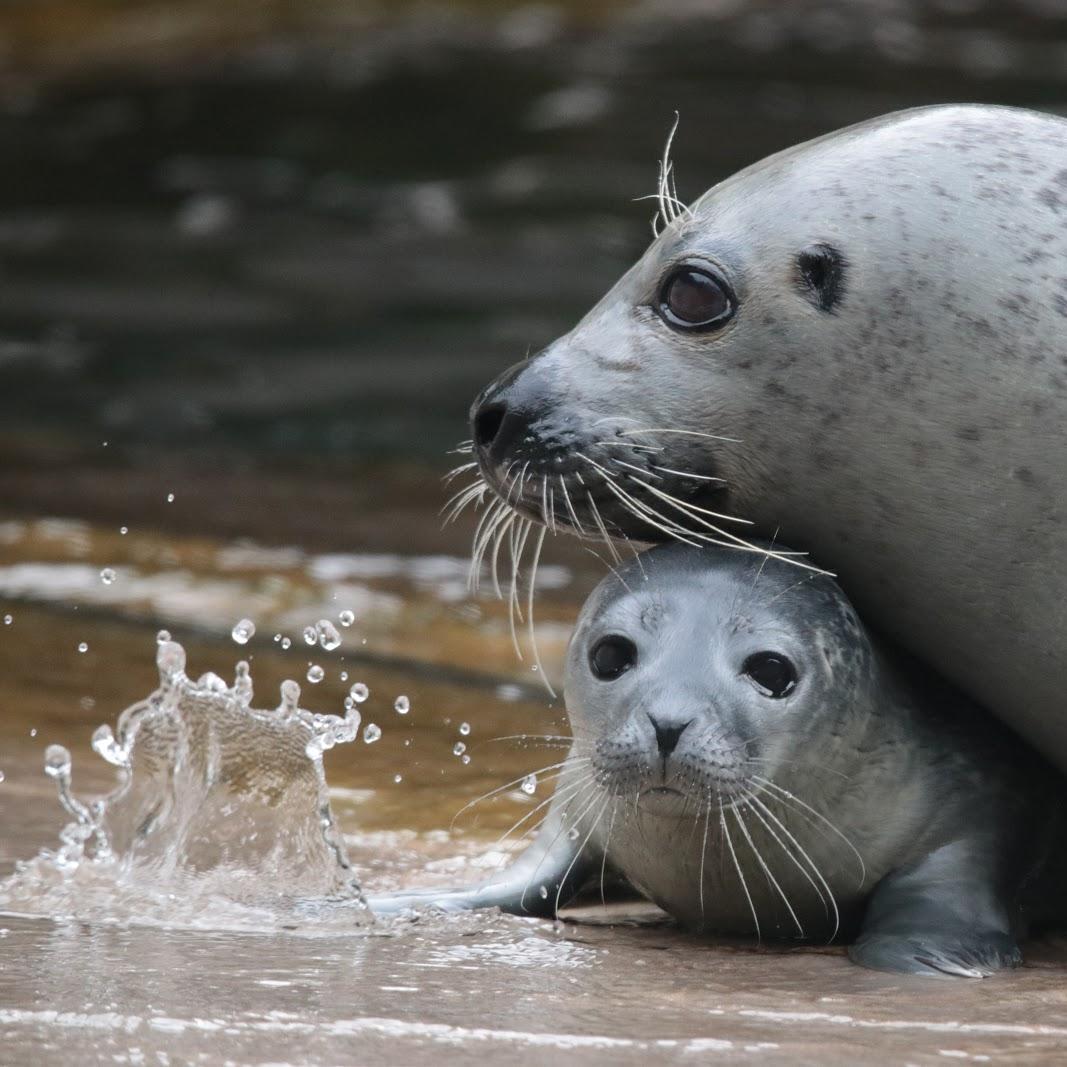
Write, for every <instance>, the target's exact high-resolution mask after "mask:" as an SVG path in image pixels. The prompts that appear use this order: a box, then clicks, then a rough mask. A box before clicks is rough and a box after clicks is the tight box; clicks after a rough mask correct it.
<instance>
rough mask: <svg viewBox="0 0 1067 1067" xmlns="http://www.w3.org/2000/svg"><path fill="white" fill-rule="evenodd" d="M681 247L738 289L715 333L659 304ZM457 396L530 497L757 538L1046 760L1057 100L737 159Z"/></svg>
mask: <svg viewBox="0 0 1067 1067" xmlns="http://www.w3.org/2000/svg"><path fill="white" fill-rule="evenodd" d="M684 263H696V264H698V265H701V264H702V265H705V266H707V267H708V268H709V269H712V270H714V271H715V272H717V273H718V274H719V275H721V277H722V278H724V279H725V280H726V282H727V283H728V285H729V287H730V288H731V289H732V293H733V296H734V298H735V301H736V307H735V310H734V314H733V315H732V317H731V318H729V321H726V322H725V323H724V324H723V325H722V326H721V327H720V328H715V329H709V330H702V331H693V330H680V329H678V328H676V326H673V325H671V324H670V323H669V322H668V321H666V320H665V319H664V317H663V316H662V315H661V313H660V310H659V308H660V305H661V302H662V297H663V288H662V287H663V284H664V279H665V277H667V276H668V275H669V272H671V271H672V270H673V269H675V268H676V267H677V266H678V265H679V264H684ZM487 413H488V414H487ZM473 415H474V435H475V453H476V456H477V458H478V460H479V463H480V467H481V472H482V474H483V476H484V477H485V478H486V480H487V481H488V482H489V483H490V485H491V486H492V487H493V489H494V490H496V492H497V494H498V495H499V496H500V498H501V499H508V493H509V492H511V493H512V495H511V496H510V501H511V503H512V504H513V505H514V506H515V507H517V508H518V509H519V510H520V511H521V512H522V513H523V514H524V515H525V516H527V517H530V518H532V519H534V520H537V521H542V522H543V521H545V520H546V518H548V516H546V515H545V514H544V512H545V507H544V501H545V500H546V499H548V501H549V504H550V510H551V511H552V515H551V520H552V523H553V524H554V525H559V526H571V527H574V526H575V519H577V520H578V523H579V524H580V527H581V529H580V532H582V533H585V534H586V535H595V534H596V532H597V529H598V520H602V522H603V525H604V527H605V528H606V530H607V531H608V532H609V533H611V534H612V535H614V536H617V537H628V538H632V539H635V540H638V541H651V540H664V539H667V538H670V537H677V536H679V535H680V532H685V533H686V534H687V536H688V538H689V539H690V540H697V541H699V540H702V539H716V538H717V539H720V540H722V539H724V538H723V537H722V534H721V533H714V532H711V531H710V530H709V524H710V526H711V527H715V528H716V529H717V530H719V531H726V532H727V533H728V534H729V535H730V536H742V537H747V536H748V535H749V533H753V534H756V535H760V536H763V537H767V538H770V537H773V536H775V534H776V533H778V534H779V535H780V537H781V538H782V540H784V541H785V542H787V543H789V544H791V545H794V546H795V547H797V548H798V549H802V550H806V551H809V552H811V553H813V555H814V556H815V557H816V558H818V559H819V560H821V561H822V562H823V563H824V565H826V566H827V567H828V568H830V569H831V570H832V571H833V572H834V573H835V574H836V575H838V577H839V579H840V581H841V583H842V585H843V587H844V588H845V589H846V591H847V592H848V594H849V596H850V597H851V599H852V600H853V602H854V603H855V604H856V606H857V607H858V608H859V610H860V612H861V613H862V614H863V617H864V618H865V619H866V620H867V621H868V622H870V623H872V624H875V625H877V627H878V628H879V629H880V630H883V631H886V632H888V634H890V635H891V636H892V637H894V638H895V639H896V640H897V641H899V642H900V643H901V644H902V645H904V646H905V647H906V648H907V649H908V650H909V651H911V652H912V653H913V654H914V655H916V656H917V657H918V658H919V659H921V660H923V661H924V662H926V663H927V664H929V665H931V666H933V667H934V668H935V669H937V670H938V671H939V672H941V673H942V674H944V675H945V676H947V677H948V678H950V679H951V680H952V681H953V682H955V683H956V684H957V685H958V686H960V687H961V688H962V689H963V690H964V691H966V692H967V693H968V694H969V695H970V696H972V697H973V698H974V699H975V700H976V701H978V702H979V703H980V704H982V705H983V706H986V707H988V708H990V709H991V710H992V711H993V712H994V713H995V714H997V715H998V716H1000V717H1001V718H1002V719H1003V720H1004V721H1005V722H1006V723H1008V724H1009V725H1010V726H1012V727H1013V728H1014V729H1016V730H1018V731H1019V732H1020V733H1022V734H1023V735H1024V736H1025V737H1027V738H1028V739H1029V740H1030V741H1032V742H1033V743H1034V744H1035V745H1037V746H1038V747H1039V748H1040V749H1041V750H1042V751H1043V752H1044V753H1047V754H1048V755H1049V756H1050V758H1052V759H1053V760H1054V761H1056V762H1057V763H1058V764H1059V765H1060V767H1061V768H1063V769H1067V699H1065V694H1067V429H1065V427H1067V121H1065V120H1064V119H1062V118H1059V117H1055V116H1051V115H1045V114H1039V113H1037V112H1033V111H1027V110H1020V109H1013V108H1003V107H986V106H971V105H960V106H938V107H930V108H920V109H916V110H912V111H905V112H900V113H897V114H891V115H887V116H885V117H882V118H879V119H875V120H873V121H870V122H866V123H863V124H861V125H858V126H854V127H851V128H849V129H845V130H842V131H839V132H837V133H833V134H830V135H828V136H825V137H822V138H819V139H817V140H814V141H811V142H808V143H806V144H802V145H799V146H797V147H795V148H791V149H789V150H787V151H784V152H781V153H779V154H777V155H774V156H771V157H769V158H768V159H765V160H763V161H762V162H759V163H756V164H755V165H753V166H751V167H749V168H747V169H746V170H743V171H741V172H740V173H738V174H737V175H735V176H733V177H731V178H729V179H728V180H726V181H724V182H722V183H721V184H719V185H717V186H715V187H714V188H713V189H711V190H710V191H709V192H708V193H706V194H705V195H704V196H703V197H701V198H700V199H699V201H697V202H696V203H695V204H694V205H693V206H692V208H691V209H689V210H688V211H680V212H679V213H678V217H677V218H676V219H675V220H674V221H672V222H671V224H670V225H669V226H667V227H666V229H665V230H664V232H663V233H662V234H661V235H660V236H659V238H658V239H657V240H655V241H654V242H653V243H652V245H651V246H650V247H649V249H648V250H647V252H646V253H645V254H644V256H643V257H642V258H641V259H640V260H639V261H638V262H637V263H636V264H635V265H634V266H633V267H632V268H631V269H630V271H629V272H628V273H627V274H626V275H625V276H624V277H623V278H622V279H621V280H620V281H619V282H618V284H617V285H616V286H615V287H614V288H613V289H612V290H611V291H610V292H609V293H608V294H607V295H606V296H605V297H604V298H603V300H602V301H601V302H600V303H599V304H598V305H597V306H596V307H595V308H594V309H593V310H592V311H590V312H589V314H588V315H586V316H585V318H584V319H582V321H581V322H580V323H579V324H578V325H577V326H576V327H575V328H574V329H573V330H572V331H571V332H570V333H569V334H567V335H566V336H564V337H562V338H561V339H559V340H558V341H556V342H555V343H554V344H552V345H551V346H550V347H548V348H547V349H546V350H545V351H544V352H542V353H540V354H539V355H538V356H536V357H534V358H533V359H531V360H529V361H527V362H525V363H523V364H520V365H518V366H517V367H516V368H513V369H512V370H511V371H509V372H507V373H506V374H505V375H503V376H502V377H501V378H500V379H498V380H497V382H495V383H494V384H493V385H492V386H490V387H489V388H487V390H486V391H485V392H484V393H483V395H482V396H481V397H480V398H479V400H478V402H477V403H476V405H475V408H474V411H473ZM490 416H491V417H490ZM498 430H499V431H500V432H497V431H498ZM702 435H704V436H702ZM707 435H710V436H707ZM519 471H522V476H521V478H519V479H518V481H519V482H521V485H518V486H517V485H516V475H517V473H518V472H519ZM545 482H547V486H548V489H549V490H551V491H552V496H551V497H549V496H548V494H547V493H545V492H544V490H543V483H545ZM650 487H651V488H650ZM516 489H518V491H517V492H514V490H516ZM655 490H659V491H660V493H666V494H667V495H668V496H670V497H672V498H673V502H672V501H668V500H666V499H664V497H663V496H658V495H656V493H655ZM568 498H569V502H571V503H573V509H571V508H567V507H565V506H564V503H565V501H567V500H568ZM687 509H688V510H687ZM700 509H703V510H700ZM594 510H595V511H596V512H597V514H596V515H594ZM711 512H714V513H716V514H725V515H730V516H736V517H739V518H742V519H745V520H749V521H751V522H752V523H753V524H754V525H753V526H752V527H738V526H736V525H731V524H729V523H726V522H724V521H722V520H720V519H719V518H716V517H713V516H711V515H710V514H709V513H711ZM726 539H727V540H729V538H726Z"/></svg>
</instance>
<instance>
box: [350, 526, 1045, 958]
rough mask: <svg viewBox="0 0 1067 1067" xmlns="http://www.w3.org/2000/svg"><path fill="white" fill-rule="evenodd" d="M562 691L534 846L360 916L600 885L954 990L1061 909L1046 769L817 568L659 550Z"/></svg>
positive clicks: (532, 902)
mask: <svg viewBox="0 0 1067 1067" xmlns="http://www.w3.org/2000/svg"><path fill="white" fill-rule="evenodd" d="M565 694H566V702H567V709H568V714H569V716H570V724H571V731H572V735H573V744H572V748H571V751H570V754H569V756H568V758H567V760H566V762H565V764H564V765H563V770H562V773H561V774H560V775H559V777H558V779H557V782H556V789H555V793H554V795H553V797H552V800H551V803H550V805H549V808H548V815H547V818H546V819H545V821H544V823H543V824H542V826H541V827H540V829H539V831H538V833H537V836H536V838H535V839H534V841H533V842H532V844H531V845H530V847H529V848H528V849H527V850H526V851H525V852H524V853H522V855H521V856H520V857H519V858H518V859H517V861H516V862H515V863H514V864H513V865H512V866H510V867H509V868H507V869H506V870H504V871H502V872H501V873H500V874H498V875H496V876H495V877H493V878H491V879H489V880H488V881H486V882H484V883H482V884H480V885H476V886H473V887H469V888H466V889H458V890H453V891H446V890H426V891H421V892H414V893H400V894H395V895H392V896H385V897H379V898H377V899H373V898H372V899H371V901H370V904H371V907H372V909H373V910H376V911H378V912H379V913H381V912H389V911H396V910H398V909H400V908H405V907H409V906H413V905H417V904H431V905H434V906H438V907H441V908H445V909H458V908H475V907H492V906H496V907H500V908H503V909H505V910H508V911H513V912H519V913H532V914H542V915H550V914H553V913H554V912H555V910H556V909H557V907H558V906H559V905H560V904H562V903H566V902H567V901H568V900H569V899H571V898H572V897H573V896H574V895H575V893H576V892H578V891H579V890H581V889H582V888H583V887H586V886H588V885H590V884H593V885H596V884H598V883H599V884H601V885H602V884H603V879H604V878H605V875H606V872H608V871H610V872H612V874H615V875H621V876H622V877H623V878H624V879H625V880H626V881H628V882H629V883H630V884H631V885H632V886H633V887H634V888H635V889H637V890H638V891H640V892H641V893H643V894H644V895H645V896H647V897H648V898H650V899H651V900H653V901H655V902H656V903H657V904H658V905H660V906H661V907H662V908H663V909H664V910H666V911H667V912H668V913H670V914H671V915H672V916H674V917H675V918H677V919H678V920H679V921H680V922H682V923H683V924H685V925H686V926H689V927H692V928H694V929H698V930H704V931H709V932H720V933H727V934H744V935H756V936H757V937H762V938H769V939H776V940H819V941H831V940H835V939H846V940H850V941H851V942H852V944H851V947H850V949H849V954H850V956H851V958H852V959H853V960H854V961H855V962H857V963H860V964H863V965H864V966H867V967H873V968H878V969H882V970H890V971H900V972H909V973H913V974H921V975H956V976H965V977H981V976H984V975H987V974H989V973H991V972H993V971H995V970H997V969H999V968H1002V967H1010V966H1014V965H1016V964H1018V963H1019V961H1020V954H1019V949H1018V938H1019V937H1020V936H1021V933H1022V931H1023V930H1024V929H1025V926H1026V924H1027V923H1028V922H1032V921H1035V920H1045V921H1047V920H1051V919H1054V918H1057V917H1060V916H1062V914H1063V911H1064V908H1063V904H1062V893H1056V891H1055V890H1056V888H1057V879H1058V877H1059V876H1058V874H1057V873H1056V872H1053V871H1052V869H1051V862H1050V860H1049V857H1050V856H1059V855H1062V854H1063V845H1062V834H1061V832H1060V829H1059V822H1060V820H1059V815H1060V810H1061V803H1060V799H1059V797H1060V795H1061V794H1062V792H1063V784H1062V782H1061V780H1060V779H1059V776H1058V775H1057V774H1056V772H1054V771H1053V770H1051V769H1050V768H1048V767H1046V766H1045V765H1044V764H1043V763H1041V761H1040V760H1039V759H1038V757H1037V756H1036V755H1034V754H1032V753H1031V752H1030V751H1029V750H1028V749H1026V748H1025V747H1024V746H1023V745H1022V744H1021V743H1020V742H1019V741H1017V740H1016V739H1015V738H1014V735H1012V734H1010V733H1009V732H1008V731H1007V730H1006V729H1004V728H1003V727H1002V726H1001V725H1000V724H999V723H998V722H997V721H996V720H994V719H993V718H992V717H990V716H988V715H986V714H985V713H983V712H982V711H980V710H979V709H978V708H976V707H974V706H973V705H971V704H970V703H969V702H967V700H966V699H965V698H964V697H962V696H961V695H959V694H957V693H956V692H955V691H954V690H952V689H950V688H949V687H948V686H946V685H944V684H942V683H940V682H938V681H937V680H935V679H933V678H931V677H929V676H928V675H926V674H925V673H924V672H923V671H922V670H921V669H920V668H918V667H917V666H916V665H914V664H912V663H911V662H910V661H906V660H904V659H902V658H900V657H899V656H898V655H897V654H896V653H895V652H893V651H891V650H890V649H888V648H887V647H885V646H883V645H881V644H879V643H878V642H877V641H875V640H874V639H873V638H872V637H871V635H870V634H869V633H867V631H866V630H865V629H864V627H863V625H862V624H861V622H860V620H859V618H858V616H857V615H856V613H855V611H854V610H853V608H852V606H851V604H850V603H849V602H848V600H847V599H846V598H845V596H844V594H843V593H842V592H841V590H840V589H839V588H838V586H837V584H836V583H835V582H834V581H833V580H832V579H830V578H828V577H826V576H823V575H819V574H808V575H804V574H802V573H799V572H798V571H797V570H796V569H795V568H794V567H792V566H790V565H789V564H788V563H786V562H783V561H780V560H778V559H774V558H769V559H768V558H760V557H756V556H754V555H752V554H751V553H747V552H740V551H729V550H727V551H716V550H709V549H701V548H692V547H689V546H685V545H664V546H660V547H658V548H655V549H653V550H651V551H649V552H647V553H645V554H644V555H642V556H640V557H638V558H637V559H635V560H634V561H632V562H631V563H629V564H628V565H627V566H625V567H623V568H620V570H619V571H618V572H617V573H615V574H612V575H610V576H608V577H607V578H606V579H605V580H604V581H603V582H601V584H600V585H599V586H598V587H597V589H596V590H595V591H594V592H593V594H592V596H591V597H590V598H589V600H588V601H587V603H586V604H585V606H584V608H583V609H582V612H581V616H580V618H579V621H578V624H577V627H576V629H575V632H574V635H573V637H572V639H571V642H570V646H569V650H568V654H567V670H566V685H565ZM1062 884H1063V883H1062V881H1060V882H1059V886H1060V887H1061V888H1062Z"/></svg>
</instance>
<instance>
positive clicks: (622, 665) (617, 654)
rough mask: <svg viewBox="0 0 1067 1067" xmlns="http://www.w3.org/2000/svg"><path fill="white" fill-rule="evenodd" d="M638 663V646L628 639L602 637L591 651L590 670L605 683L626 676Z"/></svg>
mask: <svg viewBox="0 0 1067 1067" xmlns="http://www.w3.org/2000/svg"><path fill="white" fill-rule="evenodd" d="M636 662H637V646H636V645H635V644H634V643H633V641H631V640H630V639H629V638H628V637H620V636H619V635H618V634H612V635H611V636H609V637H602V638H601V639H600V640H599V641H597V643H596V644H595V645H593V647H592V648H591V649H590V651H589V668H590V670H591V671H592V672H593V674H594V675H595V676H596V677H597V678H599V679H600V680H601V681H603V682H610V681H612V680H613V679H615V678H618V677H619V676H620V675H622V674H625V673H626V672H627V671H628V670H629V669H630V668H631V667H632V666H633V665H634V664H635V663H636Z"/></svg>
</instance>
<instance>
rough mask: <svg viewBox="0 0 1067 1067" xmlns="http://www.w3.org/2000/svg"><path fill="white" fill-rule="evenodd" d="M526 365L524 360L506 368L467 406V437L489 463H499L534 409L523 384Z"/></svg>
mask: <svg viewBox="0 0 1067 1067" xmlns="http://www.w3.org/2000/svg"><path fill="white" fill-rule="evenodd" d="M529 368H530V363H529V362H528V361H527V362H524V363H517V364H515V366H513V367H509V368H508V369H507V370H506V371H504V373H503V374H501V375H500V377H499V378H497V380H496V381H495V382H493V383H492V384H491V385H490V386H489V387H488V388H487V389H485V390H484V391H483V392H482V394H481V395H480V396H479V397H478V399H477V400H475V402H474V404H473V405H472V407H471V413H470V421H471V437H472V438H473V440H474V445H475V448H476V449H477V450H478V453H479V454H480V455H481V456H482V457H483V458H484V459H487V460H489V461H490V462H491V463H494V464H497V463H500V462H502V461H503V460H504V459H505V458H507V457H508V456H509V455H510V454H511V452H512V451H513V450H514V446H515V445H516V444H517V443H518V442H520V441H521V440H522V439H523V438H524V437H526V436H527V435H528V433H529V430H530V424H531V422H532V419H533V416H534V414H535V412H536V404H534V403H532V402H531V397H530V396H529V395H527V394H529V393H530V389H529V387H528V384H525V385H524V382H525V379H526V376H528V372H529ZM524 372H527V373H526V375H524Z"/></svg>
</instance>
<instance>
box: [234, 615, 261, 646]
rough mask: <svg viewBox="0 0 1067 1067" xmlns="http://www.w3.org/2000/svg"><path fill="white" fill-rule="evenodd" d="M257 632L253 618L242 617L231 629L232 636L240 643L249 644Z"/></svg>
mask: <svg viewBox="0 0 1067 1067" xmlns="http://www.w3.org/2000/svg"><path fill="white" fill-rule="evenodd" d="M255 632H256V624H255V623H254V622H253V621H252V620H251V619H242V620H241V621H240V622H239V623H237V624H236V625H235V626H234V628H233V629H232V630H231V631H230V636H231V637H232V638H233V639H234V640H235V641H236V642H237V643H238V644H239V645H247V644H248V642H249V641H250V640H251V638H252V636H253V635H254V634H255Z"/></svg>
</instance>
